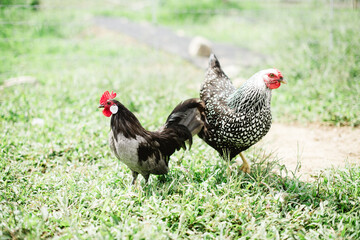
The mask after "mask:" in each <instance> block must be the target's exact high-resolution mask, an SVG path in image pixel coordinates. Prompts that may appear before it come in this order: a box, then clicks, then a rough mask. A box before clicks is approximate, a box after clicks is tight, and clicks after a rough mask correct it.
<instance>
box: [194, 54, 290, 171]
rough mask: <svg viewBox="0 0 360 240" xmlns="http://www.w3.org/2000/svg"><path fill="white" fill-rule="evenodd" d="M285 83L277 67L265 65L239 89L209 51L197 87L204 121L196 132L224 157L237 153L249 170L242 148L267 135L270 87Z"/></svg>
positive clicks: (269, 122) (269, 121) (246, 169)
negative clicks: (201, 101) (206, 68)
mask: <svg viewBox="0 0 360 240" xmlns="http://www.w3.org/2000/svg"><path fill="white" fill-rule="evenodd" d="M281 83H286V82H285V80H284V79H283V76H282V74H281V72H280V71H279V70H277V69H266V70H262V71H260V72H257V73H256V74H254V75H253V76H252V77H250V78H249V79H248V80H247V81H246V82H245V83H244V84H243V85H242V86H241V87H240V88H239V89H236V88H235V87H234V86H233V84H232V83H231V81H230V79H229V78H228V77H227V76H226V75H225V73H224V72H223V71H222V69H221V66H220V63H219V61H218V59H217V58H216V56H215V55H214V54H212V55H211V56H210V60H209V67H208V70H207V73H206V75H205V82H204V83H203V85H202V87H201V90H200V98H201V100H203V101H204V103H205V116H206V124H205V127H204V128H203V130H201V131H200V133H199V136H200V138H202V139H203V140H204V141H205V142H206V143H208V144H209V145H210V146H211V147H213V148H214V149H215V150H217V151H218V152H219V153H220V155H221V156H222V157H223V158H224V159H229V160H231V159H233V158H234V157H235V156H236V155H238V154H239V155H240V157H241V159H242V160H243V165H242V166H241V170H242V171H244V172H247V173H249V172H250V164H249V162H248V161H247V160H246V159H245V157H244V156H243V154H242V153H241V152H242V151H245V150H246V149H248V148H249V147H250V146H252V145H253V144H255V143H257V142H258V141H259V140H260V139H261V138H262V137H264V136H265V135H266V133H267V132H268V131H269V129H270V126H271V109H270V102H271V91H272V89H276V88H278V87H280V84H281Z"/></svg>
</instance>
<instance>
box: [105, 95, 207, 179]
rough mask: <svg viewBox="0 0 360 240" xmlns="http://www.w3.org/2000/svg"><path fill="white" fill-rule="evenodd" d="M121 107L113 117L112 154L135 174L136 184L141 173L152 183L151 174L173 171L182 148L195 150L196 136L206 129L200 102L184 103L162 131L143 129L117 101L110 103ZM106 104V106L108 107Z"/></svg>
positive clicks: (111, 124)
mask: <svg viewBox="0 0 360 240" xmlns="http://www.w3.org/2000/svg"><path fill="white" fill-rule="evenodd" d="M107 102H108V103H109V104H108V106H110V105H116V106H117V109H118V110H117V112H116V113H113V114H112V115H111V123H110V127H111V131H110V134H109V143H110V148H111V150H112V152H113V153H114V154H115V156H116V157H117V158H118V159H119V160H120V161H121V162H123V163H125V164H126V165H127V166H128V167H129V168H130V169H131V171H132V175H133V182H132V183H133V184H134V183H135V180H136V178H137V176H138V174H141V175H142V176H143V177H144V178H145V181H146V182H147V181H148V178H149V176H150V174H155V175H161V174H166V173H168V171H169V167H168V163H169V158H170V156H171V155H172V154H173V153H174V152H175V151H176V150H179V149H180V148H184V149H186V146H185V142H186V141H188V142H189V146H190V147H191V143H192V136H193V135H195V134H198V132H199V131H200V130H201V129H202V127H203V125H204V124H203V120H202V119H201V118H202V115H201V112H202V113H203V112H204V110H203V109H204V107H203V105H202V102H201V101H200V100H199V99H188V100H186V101H184V102H182V103H180V104H179V105H178V106H177V107H176V108H175V109H174V110H173V111H172V112H171V114H170V115H169V117H168V119H167V120H166V123H165V124H164V126H163V127H161V128H160V129H159V130H158V131H148V130H146V129H144V128H143V127H142V125H141V124H140V122H139V120H138V119H137V118H136V117H135V115H134V114H133V113H132V112H130V111H129V110H128V109H127V108H126V107H125V106H124V105H123V104H121V103H120V102H119V101H116V100H114V99H109V100H108V101H107ZM108 106H107V105H105V106H104V107H108Z"/></svg>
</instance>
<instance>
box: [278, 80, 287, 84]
mask: <svg viewBox="0 0 360 240" xmlns="http://www.w3.org/2000/svg"><path fill="white" fill-rule="evenodd" d="M279 82H281V83H283V84H287V81H286V80H285V79H280V80H279Z"/></svg>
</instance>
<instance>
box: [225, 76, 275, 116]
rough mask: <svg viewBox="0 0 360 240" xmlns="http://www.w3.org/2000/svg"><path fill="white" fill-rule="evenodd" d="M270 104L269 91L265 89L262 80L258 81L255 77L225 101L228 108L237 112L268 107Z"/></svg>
mask: <svg viewBox="0 0 360 240" xmlns="http://www.w3.org/2000/svg"><path fill="white" fill-rule="evenodd" d="M270 102H271V90H270V89H268V88H267V87H266V85H265V84H264V82H263V81H262V79H259V77H258V76H257V75H254V76H253V77H251V78H250V79H248V80H247V81H246V82H245V83H244V84H243V85H242V86H241V87H240V88H239V89H237V90H236V91H235V92H234V93H232V94H231V95H230V96H229V97H228V99H227V104H228V105H229V107H231V108H233V109H236V110H237V111H243V110H250V109H251V108H253V109H261V108H263V107H270Z"/></svg>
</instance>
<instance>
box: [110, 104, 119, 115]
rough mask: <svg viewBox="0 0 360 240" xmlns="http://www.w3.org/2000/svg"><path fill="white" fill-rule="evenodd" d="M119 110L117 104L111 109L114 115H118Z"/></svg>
mask: <svg viewBox="0 0 360 240" xmlns="http://www.w3.org/2000/svg"><path fill="white" fill-rule="evenodd" d="M118 110H119V108H118V106H116V105H115V104H114V105H112V106H111V107H110V112H111V113H112V114H115V113H117V112H118Z"/></svg>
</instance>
